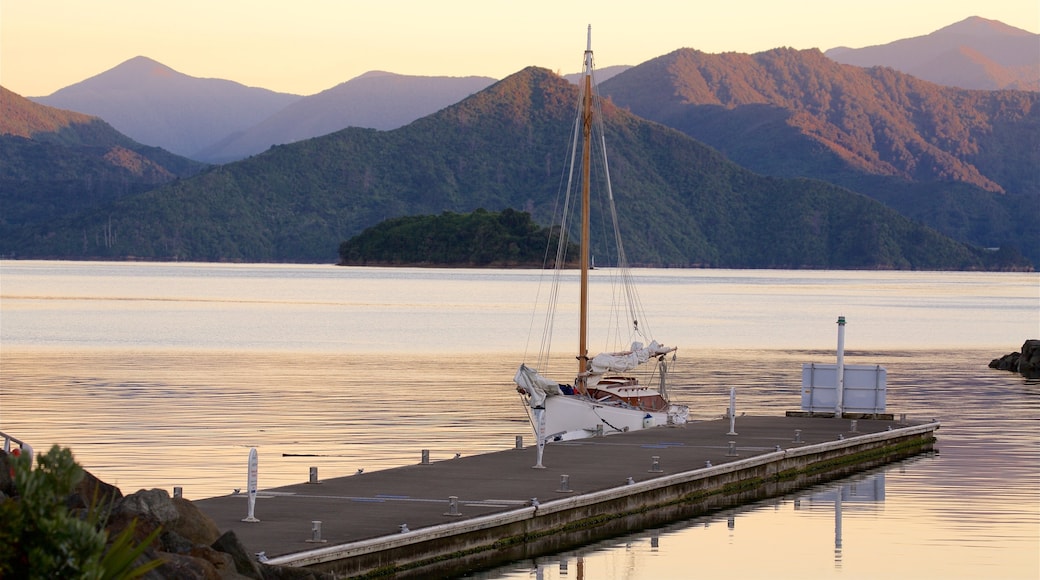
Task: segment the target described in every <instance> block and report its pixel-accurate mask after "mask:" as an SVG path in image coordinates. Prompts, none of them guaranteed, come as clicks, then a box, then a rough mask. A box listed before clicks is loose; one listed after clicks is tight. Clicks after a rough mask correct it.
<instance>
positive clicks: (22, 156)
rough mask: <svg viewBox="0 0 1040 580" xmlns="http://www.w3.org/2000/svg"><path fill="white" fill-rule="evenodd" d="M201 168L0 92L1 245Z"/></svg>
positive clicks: (85, 118)
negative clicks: (28, 231) (27, 231)
mask: <svg viewBox="0 0 1040 580" xmlns="http://www.w3.org/2000/svg"><path fill="white" fill-rule="evenodd" d="M205 167H206V165H205V164H203V163H199V162H197V161H192V160H190V159H186V158H183V157H179V156H177V155H173V154H172V153H169V152H168V151H165V150H163V149H160V148H158V147H150V146H147V145H142V144H140V143H137V142H136V141H134V140H132V139H130V138H129V137H127V136H125V135H123V134H122V133H120V132H118V131H116V130H115V129H113V128H112V126H111V125H109V124H108V123H106V122H104V121H102V120H101V119H99V118H97V117H92V116H90V115H84V114H82V113H73V112H71V111H62V110H59V109H54V108H52V107H46V106H44V105H40V104H37V103H33V102H32V101H29V100H28V99H26V98H24V97H21V96H19V95H17V94H15V93H12V92H11V91H8V90H7V89H5V88H3V87H0V210H2V211H0V232H3V234H4V235H3V236H0V237H2V238H6V239H11V238H13V237H17V236H18V235H21V234H22V232H23V230H24V229H27V228H30V227H32V226H33V225H35V224H37V223H40V222H47V221H51V220H54V219H60V218H64V217H68V216H72V215H75V214H77V213H78V212H82V211H87V210H91V209H96V208H98V207H103V206H105V205H106V204H108V203H111V202H113V201H115V200H117V199H119V198H122V197H125V196H129V195H134V194H139V193H143V192H145V191H148V190H150V189H153V188H155V187H157V186H159V185H162V184H164V183H168V182H170V181H174V180H177V179H180V178H186V177H190V176H192V175H195V174H197V173H199V172H200V171H202V170H203V169H204V168H205Z"/></svg>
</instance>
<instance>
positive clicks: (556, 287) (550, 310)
mask: <svg viewBox="0 0 1040 580" xmlns="http://www.w3.org/2000/svg"><path fill="white" fill-rule="evenodd" d="M580 95H581V90H580V89H579V96H580ZM580 127H581V99H580V98H579V99H578V102H577V104H576V105H575V115H574V125H573V126H572V129H571V147H570V149H571V151H570V160H569V162H568V163H566V164H565V166H564V167H565V171H564V172H563V173H562V174H561V178H560V181H561V184H562V183H563V178H564V175H565V176H566V187H564V188H563V192H564V200H563V206H562V209H561V208H560V206H559V193H557V208H558V209H561V211H560V212H559V214H558V215H559V218H560V230H559V233H558V236H559V243H558V245H557V248H556V263H555V264H554V268H553V273H552V283H551V285H550V288H551V289H550V294H549V299H548V302H547V304H546V312H545V321H544V324H543V329H544V331H543V334H542V340H541V344H540V348H539V354H538V368H539V369H543V370H544V369H547V368H548V364H549V357H550V352H551V345H552V336H553V334H554V328H555V320H556V310H557V305H558V304H559V293H560V278H561V275H562V272H563V270H564V269H565V268H566V264H567V246H568V244H569V240H570V235H569V227H568V223H569V219H570V214H571V212H572V209H571V205H572V204H571V199H572V192H573V190H574V173H575V171H576V168H575V165H576V164H575V159H576V158H577V150H578V141H579V135H580ZM556 217H557V213H556V212H555V211H554V213H553V222H555V221H556ZM550 228H551V226H550ZM532 324H533V323H532Z"/></svg>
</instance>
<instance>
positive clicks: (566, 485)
mask: <svg viewBox="0 0 1040 580" xmlns="http://www.w3.org/2000/svg"><path fill="white" fill-rule="evenodd" d="M570 479H571V476H569V475H561V476H560V488H559V489H557V490H556V491H557V492H558V493H574V490H573V489H571V482H570Z"/></svg>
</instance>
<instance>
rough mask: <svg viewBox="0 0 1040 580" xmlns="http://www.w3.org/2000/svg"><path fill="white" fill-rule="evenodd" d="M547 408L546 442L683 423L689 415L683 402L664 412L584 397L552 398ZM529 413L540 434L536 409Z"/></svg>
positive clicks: (546, 403)
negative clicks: (535, 413)
mask: <svg viewBox="0 0 1040 580" xmlns="http://www.w3.org/2000/svg"><path fill="white" fill-rule="evenodd" d="M544 407H545V412H544V414H543V417H544V421H545V427H544V429H545V430H544V434H543V435H542V440H543V441H544V442H546V443H548V442H553V441H570V440H574V439H583V438H586V437H596V436H600V435H611V434H614V433H625V432H629V431H638V430H641V429H651V428H654V427H661V426H667V425H682V424H685V423H686V421H687V416H688V409H687V407H685V406H683V405H669V407H668V408H667V409H665V410H663V411H643V410H640V409H633V408H630V407H620V406H615V405H609V404H602V403H597V402H595V401H592V400H590V399H587V398H585V397H580V396H557V397H549V398H547V399H546V400H545V403H544ZM528 415H529V416H530V418H531V425H532V426H533V428H534V430H535V436H536V437H537V436H538V421H537V420H536V418H535V415H534V410H533V409H531V408H528Z"/></svg>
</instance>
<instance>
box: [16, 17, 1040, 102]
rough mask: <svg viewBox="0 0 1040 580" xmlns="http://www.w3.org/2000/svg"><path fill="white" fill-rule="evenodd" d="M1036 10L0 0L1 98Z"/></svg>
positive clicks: (577, 53) (298, 83) (838, 37)
mask: <svg viewBox="0 0 1040 580" xmlns="http://www.w3.org/2000/svg"><path fill="white" fill-rule="evenodd" d="M1038 6H1040V3H1038V1H1037V0H985V1H983V0H725V1H722V0H703V1H697V0H672V1H668V0H624V1H622V0H601V1H599V2H590V1H587V0H579V1H573V0H523V1H506V0H437V1H434V0H423V1H420V0H281V1H277V2H275V1H268V0H0V84H2V85H3V86H4V87H6V88H8V89H10V90H12V91H14V92H16V93H19V94H21V95H24V96H44V95H48V94H50V93H52V92H54V91H56V90H58V89H60V88H62V87H65V86H68V85H70V84H73V83H76V82H79V81H81V80H84V79H86V78H89V77H91V76H94V75H96V74H98V73H101V72H103V71H106V70H108V69H110V68H112V67H114V66H116V65H118V64H119V63H121V62H123V61H125V60H127V59H129V58H133V57H134V56H139V55H140V56H147V57H150V58H152V59H155V60H157V61H159V62H162V63H163V64H166V65H168V66H170V67H172V68H174V69H176V70H177V71H180V72H182V73H184V74H187V75H191V76H195V77H215V78H224V79H230V80H233V81H237V82H240V83H243V84H246V85H250V86H258V87H265V88H268V89H272V90H276V91H283V92H289V93H296V94H302V95H309V94H314V93H316V92H319V91H322V90H325V89H327V88H330V87H333V86H335V85H337V84H339V83H341V82H343V81H346V80H349V79H351V78H354V77H356V76H358V75H360V74H362V73H364V72H366V71H370V70H385V71H390V72H395V73H401V74H416V75H448V76H465V75H482V76H489V77H494V78H504V77H506V76H508V75H510V74H512V73H514V72H516V71H518V70H520V69H522V68H524V67H526V66H529V65H537V66H543V67H546V68H549V69H552V70H558V71H560V72H563V73H570V72H576V71H578V70H580V68H581V56H582V51H583V50H584V48H585V29H586V26H587V25H588V24H591V25H592V27H593V49H594V50H595V54H596V65H597V66H598V67H600V68H602V67H605V66H610V65H615V64H631V65H635V64H639V63H641V62H644V61H646V60H649V59H651V58H654V57H656V56H660V55H663V54H667V53H669V52H671V51H673V50H675V49H678V48H683V47H689V48H696V49H699V50H703V51H705V52H727V51H736V52H748V53H751V52H758V51H762V50H768V49H770V48H775V47H778V46H790V47H794V48H812V47H816V48H820V49H823V50H826V49H828V48H833V47H835V46H840V45H845V46H852V47H857V48H858V47H862V46H870V45H875V44H884V43H886V42H890V41H892V40H897V39H900V38H907V37H911V36H920V35H923V34H928V33H929V32H932V31H934V30H937V29H939V28H942V27H943V26H946V25H948V24H952V23H954V22H957V21H960V20H963V19H965V18H967V17H969V16H982V17H984V18H989V19H993V20H1000V21H1002V22H1004V23H1006V24H1010V25H1012V26H1016V27H1018V28H1023V29H1026V30H1029V31H1030V32H1037V31H1038V30H1040V7H1038Z"/></svg>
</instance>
